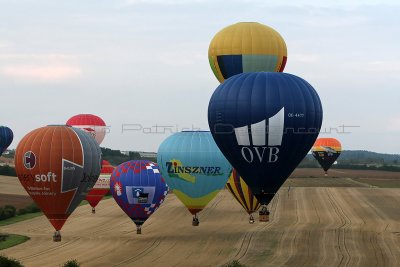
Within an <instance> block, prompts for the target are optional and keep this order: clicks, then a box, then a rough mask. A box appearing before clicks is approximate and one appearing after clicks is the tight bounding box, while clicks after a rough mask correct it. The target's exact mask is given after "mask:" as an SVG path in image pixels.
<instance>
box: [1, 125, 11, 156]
mask: <svg viewBox="0 0 400 267" xmlns="http://www.w3.org/2000/svg"><path fill="white" fill-rule="evenodd" d="M13 138H14V134H13V131H12V130H11V129H10V128H8V127H7V126H0V156H1V155H2V154H3V152H4V151H5V150H6V149H7V148H8V147H9V146H10V145H11V143H12V140H13Z"/></svg>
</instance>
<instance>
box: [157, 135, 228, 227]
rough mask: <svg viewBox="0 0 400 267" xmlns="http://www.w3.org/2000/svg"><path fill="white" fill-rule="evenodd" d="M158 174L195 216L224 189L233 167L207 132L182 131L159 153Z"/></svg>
mask: <svg viewBox="0 0 400 267" xmlns="http://www.w3.org/2000/svg"><path fill="white" fill-rule="evenodd" d="M157 162H158V164H159V166H160V169H161V174H162V176H163V177H164V179H165V180H166V182H167V184H168V186H169V187H170V188H171V189H172V190H173V193H174V194H175V195H176V196H177V197H178V198H179V199H180V200H181V201H182V203H183V204H184V205H185V206H186V208H187V209H188V210H189V211H190V213H192V215H193V216H194V217H193V225H194V226H196V225H198V224H199V220H198V217H197V213H198V212H200V211H201V210H202V209H204V207H205V206H206V205H207V204H208V203H209V202H210V201H211V200H212V199H213V198H214V197H215V196H216V195H217V194H218V192H219V191H220V190H221V189H222V188H223V187H224V185H225V184H226V181H227V180H228V178H229V175H230V173H231V171H232V167H231V165H230V164H229V162H228V161H227V160H226V159H225V157H224V156H223V155H222V153H221V151H220V150H219V148H218V147H217V145H216V144H215V142H214V139H213V137H212V136H211V133H210V132H209V131H183V132H179V133H175V134H173V135H171V136H170V137H168V138H167V139H166V140H164V142H163V143H162V144H161V145H160V147H159V149H158V156H157Z"/></svg>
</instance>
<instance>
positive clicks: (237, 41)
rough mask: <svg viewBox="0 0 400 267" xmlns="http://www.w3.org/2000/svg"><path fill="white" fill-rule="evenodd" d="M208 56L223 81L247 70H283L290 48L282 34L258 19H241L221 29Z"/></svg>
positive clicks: (216, 73) (213, 68)
mask: <svg viewBox="0 0 400 267" xmlns="http://www.w3.org/2000/svg"><path fill="white" fill-rule="evenodd" d="M208 59H209V62H210V66H211V69H212V71H213V73H214V75H215V77H216V78H217V79H218V81H220V82H221V83H222V82H223V81H224V80H226V79H228V78H229V77H232V76H233V75H236V74H239V73H244V72H259V71H270V72H282V71H283V69H284V68H285V65H286V60H287V49H286V43H285V41H284V40H283V38H282V36H281V35H280V34H279V33H278V32H277V31H275V30H274V29H273V28H271V27H268V26H266V25H263V24H261V23H257V22H239V23H236V24H233V25H230V26H228V27H226V28H224V29H222V30H221V31H220V32H218V33H217V34H216V35H215V36H214V38H213V39H212V41H211V43H210V46H209V49H208Z"/></svg>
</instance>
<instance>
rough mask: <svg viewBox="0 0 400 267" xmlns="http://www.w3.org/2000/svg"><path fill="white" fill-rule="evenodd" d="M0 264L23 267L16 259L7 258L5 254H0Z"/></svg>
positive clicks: (5, 266) (9, 266)
mask: <svg viewBox="0 0 400 267" xmlns="http://www.w3.org/2000/svg"><path fill="white" fill-rule="evenodd" d="M0 266H1V267H24V265H22V263H21V262H19V261H18V260H16V259H13V258H8V257H6V256H3V255H0Z"/></svg>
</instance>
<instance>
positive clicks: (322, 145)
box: [311, 138, 342, 173]
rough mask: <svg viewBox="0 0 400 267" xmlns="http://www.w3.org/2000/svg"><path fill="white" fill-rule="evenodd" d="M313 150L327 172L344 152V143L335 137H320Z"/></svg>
mask: <svg viewBox="0 0 400 267" xmlns="http://www.w3.org/2000/svg"><path fill="white" fill-rule="evenodd" d="M311 152H312V154H313V156H314V158H315V159H316V160H317V161H318V163H319V164H320V165H321V167H322V168H323V169H324V171H325V173H327V171H328V170H329V168H330V167H331V166H332V164H333V163H334V162H335V161H336V159H337V158H338V157H339V155H340V153H341V152H342V144H340V142H339V141H338V140H337V139H335V138H318V139H317V141H315V144H314V145H313V147H312V149H311Z"/></svg>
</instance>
